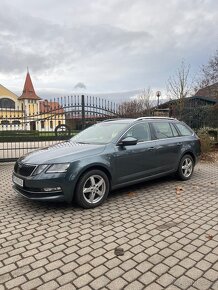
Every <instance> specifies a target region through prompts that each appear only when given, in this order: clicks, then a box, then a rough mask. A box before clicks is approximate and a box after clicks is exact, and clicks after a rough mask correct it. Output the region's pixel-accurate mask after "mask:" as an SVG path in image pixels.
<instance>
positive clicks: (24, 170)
mask: <svg viewBox="0 0 218 290" xmlns="http://www.w3.org/2000/svg"><path fill="white" fill-rule="evenodd" d="M35 168H36V165H28V164H22V163H18V162H16V163H15V165H14V172H15V173H17V174H20V175H22V176H30V175H31V173H32V172H33V170H34V169H35Z"/></svg>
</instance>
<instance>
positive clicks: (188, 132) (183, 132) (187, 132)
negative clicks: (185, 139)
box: [176, 123, 193, 136]
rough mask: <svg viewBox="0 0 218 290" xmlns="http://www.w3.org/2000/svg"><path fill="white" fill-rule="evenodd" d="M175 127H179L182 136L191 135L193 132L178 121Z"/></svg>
mask: <svg viewBox="0 0 218 290" xmlns="http://www.w3.org/2000/svg"><path fill="white" fill-rule="evenodd" d="M176 127H177V128H178V129H179V131H180V133H181V135H182V136H191V135H192V134H193V132H192V131H191V130H190V129H188V128H187V127H186V126H185V125H183V124H180V123H178V124H176Z"/></svg>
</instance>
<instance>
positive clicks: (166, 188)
mask: <svg viewBox="0 0 218 290" xmlns="http://www.w3.org/2000/svg"><path fill="white" fill-rule="evenodd" d="M12 168H13V165H12V164H7V165H0V289H12V288H13V289H46V290H50V289H95V290H96V289H111V290H116V289H130V290H137V289H146V290H150V289H154V290H159V289H171V290H173V289H200V290H204V289H213V290H217V289H218V202H217V201H218V184H217V176H218V164H217V163H216V164H215V163H213V164H209V163H200V164H199V165H198V166H197V167H196V170H195V174H194V176H193V178H192V179H191V180H190V181H187V182H180V181H177V180H176V179H174V178H172V177H169V178H164V179H160V180H158V181H152V182H147V183H144V184H141V185H138V186H133V187H130V188H128V189H124V190H119V191H116V192H115V193H113V194H111V195H110V197H109V198H108V200H107V202H106V203H105V204H104V205H103V206H101V207H99V208H96V209H93V210H82V209H80V208H78V207H76V206H75V205H74V206H72V205H66V204H52V203H38V202H30V201H27V200H24V199H23V198H21V197H19V196H17V194H16V193H15V192H14V191H13V190H12V188H11V173H12ZM117 246H120V247H122V248H123V249H124V255H123V256H119V257H117V256H116V255H115V253H114V250H115V248H116V247H117Z"/></svg>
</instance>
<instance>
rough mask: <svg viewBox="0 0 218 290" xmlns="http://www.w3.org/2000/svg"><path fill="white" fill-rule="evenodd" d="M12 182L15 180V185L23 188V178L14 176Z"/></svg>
mask: <svg viewBox="0 0 218 290" xmlns="http://www.w3.org/2000/svg"><path fill="white" fill-rule="evenodd" d="M12 180H13V182H14V183H15V184H17V185H19V186H21V187H23V179H21V178H19V177H17V176H15V175H13V177H12Z"/></svg>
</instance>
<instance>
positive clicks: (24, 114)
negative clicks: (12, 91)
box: [0, 95, 218, 162]
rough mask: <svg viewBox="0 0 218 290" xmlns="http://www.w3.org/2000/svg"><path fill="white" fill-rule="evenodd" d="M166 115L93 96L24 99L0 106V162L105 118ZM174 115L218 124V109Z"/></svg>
mask: <svg viewBox="0 0 218 290" xmlns="http://www.w3.org/2000/svg"><path fill="white" fill-rule="evenodd" d="M142 115H143V116H148V115H153V116H169V115H172V112H171V111H170V110H169V109H160V110H157V109H154V110H149V111H148V110H142V111H137V112H136V111H134V110H130V111H129V110H127V108H126V107H125V106H122V105H120V104H116V103H115V102H110V101H108V100H105V99H102V98H98V97H93V96H84V95H82V96H81V95H79V96H66V97H61V98H56V99H52V100H40V101H36V100H25V101H23V102H21V103H19V105H17V106H14V107H13V108H11V107H9V106H6V107H4V108H3V107H0V162H5V161H12V160H16V159H17V158H19V157H20V156H22V155H24V154H26V153H28V152H30V151H33V150H35V149H37V148H41V147H46V146H49V145H52V144H55V143H57V142H60V141H61V140H67V139H69V138H70V137H72V136H74V135H75V134H76V133H77V132H78V131H80V130H82V129H84V128H86V127H88V126H90V125H92V124H94V123H96V122H100V121H102V120H105V119H113V118H123V117H131V118H134V117H140V116H142ZM173 117H176V118H178V119H181V120H183V121H185V122H186V123H188V124H189V125H190V126H191V127H193V128H194V129H197V128H200V127H204V126H209V125H213V126H215V127H218V119H217V118H218V114H217V110H215V111H214V112H212V111H211V108H210V110H209V109H207V110H206V111H205V109H199V110H193V109H192V110H188V109H187V110H184V111H183V112H182V114H181V112H180V111H179V112H177V111H175V110H174V112H173Z"/></svg>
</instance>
